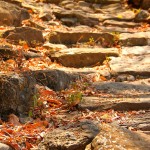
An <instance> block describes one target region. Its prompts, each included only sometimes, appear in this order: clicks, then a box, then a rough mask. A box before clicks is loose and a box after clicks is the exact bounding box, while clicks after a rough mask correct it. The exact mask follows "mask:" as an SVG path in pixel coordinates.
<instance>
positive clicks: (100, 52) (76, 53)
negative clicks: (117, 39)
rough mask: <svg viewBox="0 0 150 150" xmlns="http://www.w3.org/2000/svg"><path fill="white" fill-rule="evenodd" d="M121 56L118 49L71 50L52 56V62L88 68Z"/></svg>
mask: <svg viewBox="0 0 150 150" xmlns="http://www.w3.org/2000/svg"><path fill="white" fill-rule="evenodd" d="M109 56H115V57H117V56H119V52H118V49H117V48H70V49H64V50H61V51H58V52H55V53H54V54H50V58H51V59H52V60H56V61H57V62H59V63H61V64H62V65H63V66H66V67H76V68H80V67H86V66H91V65H94V64H96V63H98V62H100V63H102V62H103V61H104V60H105V59H106V57H109Z"/></svg>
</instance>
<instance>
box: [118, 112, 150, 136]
mask: <svg viewBox="0 0 150 150" xmlns="http://www.w3.org/2000/svg"><path fill="white" fill-rule="evenodd" d="M121 126H123V127H126V128H131V127H132V128H133V129H135V130H140V131H142V132H143V133H146V134H147V133H148V132H149V131H150V111H144V110H141V111H139V112H137V114H135V115H133V116H129V117H127V118H126V120H125V121H123V122H122V124H121Z"/></svg>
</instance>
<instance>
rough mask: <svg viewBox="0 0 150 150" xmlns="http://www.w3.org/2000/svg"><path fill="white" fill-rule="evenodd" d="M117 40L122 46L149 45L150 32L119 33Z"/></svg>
mask: <svg viewBox="0 0 150 150" xmlns="http://www.w3.org/2000/svg"><path fill="white" fill-rule="evenodd" d="M119 38H120V39H119V42H120V44H121V45H122V46H145V45H150V32H137V33H121V34H120V37H119Z"/></svg>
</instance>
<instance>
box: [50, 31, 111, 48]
mask: <svg viewBox="0 0 150 150" xmlns="http://www.w3.org/2000/svg"><path fill="white" fill-rule="evenodd" d="M91 40H92V41H93V42H94V41H96V42H99V43H101V45H103V43H105V44H106V45H107V46H109V45H112V44H113V43H114V35H113V34H111V33H102V32H100V33H97V32H92V31H91V32H90V31H88V30H87V31H84V30H83V31H68V32H67V31H66V32H63V31H56V32H54V33H51V34H50V35H49V42H50V43H56V44H76V43H83V42H90V41H91Z"/></svg>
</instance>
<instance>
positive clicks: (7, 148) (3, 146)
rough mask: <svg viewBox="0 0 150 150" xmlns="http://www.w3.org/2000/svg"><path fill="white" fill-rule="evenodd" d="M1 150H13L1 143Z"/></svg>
mask: <svg viewBox="0 0 150 150" xmlns="http://www.w3.org/2000/svg"><path fill="white" fill-rule="evenodd" d="M0 150H13V149H12V148H11V147H9V146H8V145H6V144H3V143H0Z"/></svg>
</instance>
